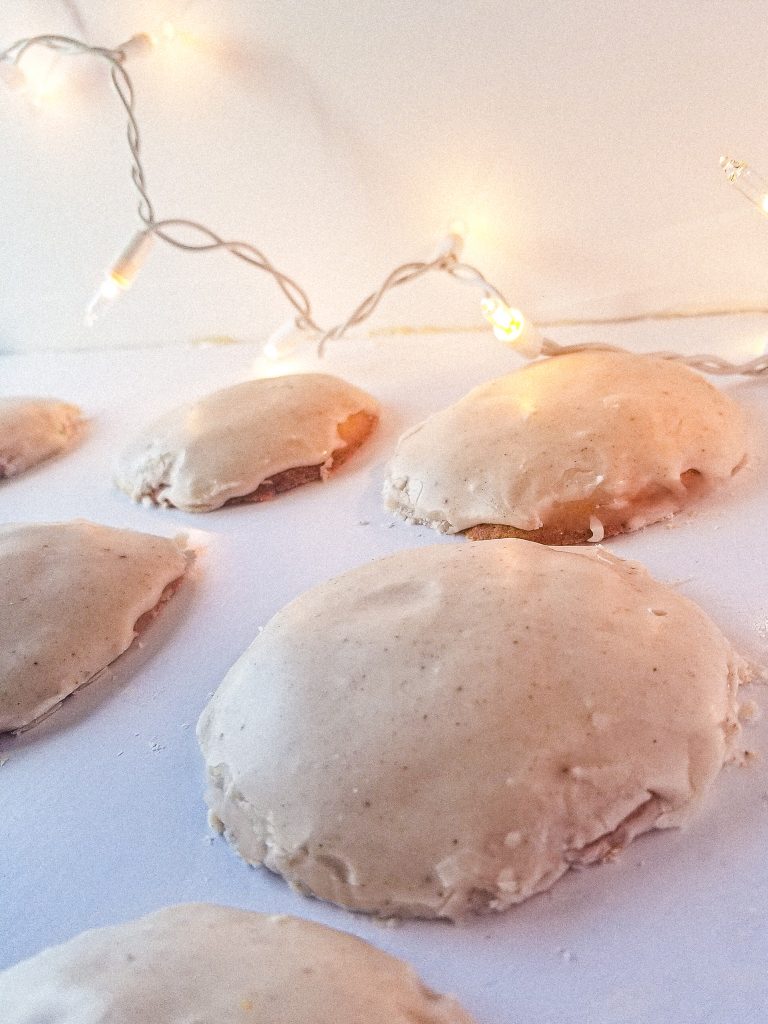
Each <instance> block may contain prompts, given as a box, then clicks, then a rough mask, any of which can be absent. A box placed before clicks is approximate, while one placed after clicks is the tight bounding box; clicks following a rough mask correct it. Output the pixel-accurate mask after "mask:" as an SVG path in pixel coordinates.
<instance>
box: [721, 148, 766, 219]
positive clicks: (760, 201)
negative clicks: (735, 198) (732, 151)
mask: <svg viewBox="0 0 768 1024" xmlns="http://www.w3.org/2000/svg"><path fill="white" fill-rule="evenodd" d="M720 166H721V167H722V168H723V170H724V171H725V176H726V178H727V179H728V181H730V182H731V184H732V185H735V186H736V188H737V189H738V190H739V192H741V194H742V195H743V196H746V198H747V199H748V200H749V201H750V202H751V203H753V204H754V205H755V206H756V207H757V208H758V210H760V212H761V213H765V214H768V182H766V181H765V180H764V179H763V178H761V177H760V175H759V174H758V173H757V172H756V171H753V170H752V168H751V167H750V166H749V164H745V163H744V162H743V161H742V160H734V159H733V157H730V156H721V157H720Z"/></svg>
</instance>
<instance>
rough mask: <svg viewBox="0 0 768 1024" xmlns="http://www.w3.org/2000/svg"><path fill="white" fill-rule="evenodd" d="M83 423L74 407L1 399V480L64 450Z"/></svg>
mask: <svg viewBox="0 0 768 1024" xmlns="http://www.w3.org/2000/svg"><path fill="white" fill-rule="evenodd" d="M82 422H83V420H82V413H81V412H80V410H79V409H78V407H77V406H76V405H69V404H67V403H66V402H59V401H57V400H56V399H54V398H20V397H14V398H0V479H2V477H5V476H16V474H17V473H22V472H24V470H25V469H29V468H30V467H32V466H35V465H37V463H38V462H42V461H43V460H44V459H48V458H50V457H51V456H52V455H56V454H57V453H58V452H61V451H64V449H65V448H68V447H69V445H70V444H71V443H72V440H73V438H74V437H75V435H76V434H77V432H78V429H79V428H80V426H81V425H82Z"/></svg>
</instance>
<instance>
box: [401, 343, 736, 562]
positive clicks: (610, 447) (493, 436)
mask: <svg viewBox="0 0 768 1024" xmlns="http://www.w3.org/2000/svg"><path fill="white" fill-rule="evenodd" d="M746 452H747V434H746V426H745V417H744V414H743V413H742V410H741V408H740V407H739V406H738V405H737V404H736V403H735V402H734V401H733V400H732V399H730V398H729V397H728V396H727V395H725V394H723V393H722V392H721V391H718V390H717V389H716V388H714V387H713V386H712V385H711V384H710V383H709V382H708V381H706V380H705V379H704V378H703V377H702V376H700V375H699V374H698V373H696V372H694V371H693V370H690V369H688V367H686V366H683V365H682V364H680V363H678V362H674V361H670V360H665V359H658V358H652V357H650V356H642V355H634V354H632V353H629V352H598V351H595V352H579V353H575V354H571V355H564V356H558V357H556V358H554V359H546V360H543V361H541V362H538V363H533V364H531V365H529V366H526V367H524V368H523V369H521V370H517V371H516V372H515V373H511V374H509V375H508V376H506V377H500V378H499V379H498V380H493V381H490V382H489V383H487V384H481V385H480V387H477V388H475V389H474V390H473V391H470V392H469V394H468V395H466V396H465V397H464V398H462V399H461V400H460V401H459V402H457V403H456V404H455V405H452V406H450V407H449V408H448V409H444V410H443V411H442V412H438V413H436V414H435V415H434V416H431V417H429V419H427V420H425V421H424V422H423V423H421V424H419V426H417V427H415V428H414V429H413V430H410V431H408V432H407V433H406V434H404V435H403V437H401V439H400V441H399V443H398V446H397V450H396V452H395V455H394V457H393V458H392V461H391V463H390V466H389V471H388V474H387V480H386V483H385V486H384V499H385V503H386V506H387V508H389V509H391V510H392V511H394V512H396V513H398V514H399V515H401V516H403V517H404V518H406V519H408V520H411V521H412V522H416V523H425V524H426V525H428V526H431V527H433V528H435V529H437V530H440V531H442V532H445V533H459V532H461V531H465V532H466V533H467V534H468V535H469V536H470V537H471V538H472V539H485V538H488V537H524V538H526V539H528V540H537V541H541V542H543V543H546V544H581V543H584V542H586V541H588V540H601V539H602V538H603V537H611V536H614V535H615V534H618V533H627V532H629V531H631V530H637V529H639V528H641V527H643V526H646V525H647V524H648V523H653V522H656V521H657V520H659V519H663V518H665V517H667V516H670V515H672V514H673V513H674V512H677V511H678V510H679V509H681V508H682V507H683V506H684V505H685V504H686V503H687V502H688V501H689V500H690V499H691V498H692V497H694V496H698V495H700V494H702V493H704V492H706V491H708V490H710V489H712V488H713V487H715V486H717V485H718V484H721V483H723V482H724V481H726V480H728V479H729V478H730V477H731V476H732V475H733V473H735V472H736V470H737V469H739V467H740V466H741V465H742V464H743V462H744V460H745V457H746Z"/></svg>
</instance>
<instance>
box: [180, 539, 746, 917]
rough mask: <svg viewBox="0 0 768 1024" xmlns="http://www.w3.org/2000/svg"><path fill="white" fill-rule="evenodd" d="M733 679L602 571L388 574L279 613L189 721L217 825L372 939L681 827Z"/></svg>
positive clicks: (645, 579)
mask: <svg viewBox="0 0 768 1024" xmlns="http://www.w3.org/2000/svg"><path fill="white" fill-rule="evenodd" d="M745 675H746V668H745V665H744V663H743V662H742V661H741V660H740V659H739V658H738V657H737V655H735V654H734V652H733V651H732V649H731V647H730V645H729V644H728V642H727V641H726V640H725V638H724V637H723V636H722V634H721V633H720V632H719V630H718V629H717V628H716V627H715V625H714V624H713V623H712V622H711V621H710V620H709V619H708V618H707V616H706V615H705V614H704V613H703V612H702V611H701V610H700V609H699V608H698V607H697V606H696V605H694V604H693V603H692V602H690V601H688V600H686V599H685V598H683V597H681V596H680V595H678V594H677V593H675V592H674V591H672V590H670V589H669V588H668V587H665V586H663V585H662V584H660V583H658V582H656V581H655V580H653V579H652V578H651V577H650V576H649V575H648V574H647V573H646V572H645V570H644V569H643V568H642V567H640V566H639V565H636V564H634V563H630V562H625V561H621V560H620V559H617V558H614V557H613V556H611V555H609V554H608V553H607V552H605V551H603V550H602V549H597V548H591V549H575V550H570V549H563V548H561V549H553V548H546V547H543V546H541V545H537V544H532V543H530V542H527V541H520V540H497V541H487V542H486V543H484V544H476V545H438V546H432V547H426V548H420V549H416V550H409V551H403V552H400V553H399V554H396V555H393V556H390V557H388V558H384V559H381V560H378V561H375V562H372V563H370V564H368V565H364V566H362V567H360V568H357V569H354V570H352V571H351V572H348V573H346V574H344V575H342V576H339V577H337V578H336V579H333V580H331V581H329V582H327V583H324V584H322V585H321V586H319V587H316V588H314V589H313V590H310V591H308V592H307V593H305V594H303V595H302V596H300V597H299V598H297V599H296V600H295V601H293V602H292V603H291V604H289V605H287V606H286V607H285V608H284V609H283V610H282V611H281V612H279V613H278V614H277V615H276V616H275V617H274V618H273V619H272V620H271V621H270V622H269V623H268V624H267V626H266V627H265V628H264V630H263V631H262V632H261V633H260V635H259V636H258V637H257V639H256V640H255V641H254V643H253V644H252V645H251V647H250V648H249V649H248V650H247V651H246V652H245V654H244V655H243V656H242V657H241V658H240V660H239V661H238V662H237V663H236V664H235V665H234V667H233V668H232V669H231V670H230V672H229V673H228V675H227V676H226V678H225V680H224V682H223V683H222V684H221V686H220V687H219V689H218V691H217V692H216V694H215V695H214V697H213V699H212V700H211V702H210V704H209V705H208V707H207V708H206V710H205V711H204V713H203V715H202V717H201V719H200V722H199V725H198V738H199V741H200V745H201V749H202V752H203V755H204V758H205V762H206V766H207V772H208V782H209V785H208V792H207V801H208V803H209V805H210V808H211V820H212V823H213V824H214V825H215V826H216V827H218V828H220V829H222V830H223V831H224V832H225V834H226V835H227V838H228V839H229V841H230V842H231V843H232V844H233V845H234V846H235V847H236V849H237V850H238V852H239V853H240V854H241V855H242V856H243V857H244V858H245V859H246V860H247V861H249V862H250V863H254V864H258V863H263V864H265V865H266V866H267V867H268V868H270V869H271V870H273V871H276V872H278V873H280V874H282V875H284V876H285V877H286V878H287V879H288V880H289V881H290V882H291V883H293V884H294V885H295V886H297V887H298V888H300V889H302V890H303V891H306V892H310V893H314V894H315V895H317V896H319V897H322V898H323V899H327V900H331V901H333V902H336V903H340V904H343V905H345V906H348V907H350V908H352V909H355V910H362V911H368V912H372V913H376V914H380V915H384V916H389V915H399V916H420V917H436V916H445V917H459V916H461V915H462V914H464V913H465V912H467V911H468V910H486V909H492V910H504V909H506V908H507V907H509V906H510V905H511V904H514V903H517V902H519V901H521V900H524V899H526V898H527V897H529V896H531V895H532V894H533V893H535V892H538V891H540V890H542V889H546V888H547V887H548V886H550V885H551V884H552V883H553V882H554V881H555V880H556V879H557V878H559V877H560V876H561V875H562V874H563V873H564V872H565V871H567V869H568V867H569V866H570V865H572V864H578V863H585V862H592V861H595V860H599V859H601V858H602V857H604V856H606V855H608V854H610V853H611V852H612V851H614V850H615V849H618V848H621V847H622V846H624V845H625V844H626V843H628V842H629V841H630V840H631V839H632V838H633V836H635V835H637V834H638V833H640V832H643V831H646V830H648V829H651V828H667V827H670V826H674V825H679V824H681V823H682V822H684V821H685V820H686V819H687V818H688V817H689V816H690V815H691V814H692V813H693V811H694V809H695V808H696V807H697V805H698V804H699V802H700V800H701V798H702V797H703V795H704V794H705V793H706V791H707V790H708V789H709V787H710V785H711V784H712V781H713V779H714V778H715V776H716V775H717V773H718V771H719V770H720V767H721V765H722V764H723V762H724V761H725V760H726V759H727V758H728V757H729V756H730V753H731V750H732V745H733V742H734V739H735V737H736V735H737V734H738V730H739V726H738V722H737V717H736V713H737V705H736V693H737V688H738V682H739V678H740V676H745Z"/></svg>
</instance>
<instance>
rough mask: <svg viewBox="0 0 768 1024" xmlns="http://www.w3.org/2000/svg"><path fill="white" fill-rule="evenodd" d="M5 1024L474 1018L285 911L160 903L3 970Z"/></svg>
mask: <svg viewBox="0 0 768 1024" xmlns="http://www.w3.org/2000/svg"><path fill="white" fill-rule="evenodd" d="M0 1007H2V1021H3V1024H32V1022H33V1021H34V1022H37V1024H42V1022H43V1021H44V1022H45V1024H472V1020H471V1018H470V1017H469V1015H468V1014H466V1013H464V1011H463V1010H462V1009H461V1008H460V1007H459V1005H458V1004H457V1003H456V1002H455V1001H454V1000H453V999H450V998H448V997H446V996H439V995H437V994H436V993H434V992H432V991H430V990H429V989H428V988H426V987H425V986H424V985H423V984H422V983H421V982H420V981H419V979H418V977H417V976H416V974H415V973H414V971H413V970H412V968H410V967H409V966H408V965H407V964H405V963H403V962H402V961H401V960H397V959H395V957H392V956H388V955H387V954H386V953H382V952H381V951H380V950H378V949H375V948H374V947H373V946H370V945H369V944H368V943H367V942H363V941H362V940H361V939H357V938H354V937H353V936H351V935H346V934H344V933H343V932H339V931H336V930H335V929H332V928H326V927H324V926H323V925H319V924H313V923H312V922H310V921H301V920H299V919H298V918H295V917H288V916H286V915H284V914H273V915H270V916H267V915H265V914H257V913H254V912H252V911H247V910H235V909H233V908H231V907H217V906H211V905H206V904H191V905H186V906H178V907H167V908H166V909H164V910H160V911H158V912H156V913H154V914H150V915H148V916H147V917H142V918H139V919H138V920H137V921H130V922H128V923H127V924H122V925H118V926H116V927H113V928H99V929H96V930H94V931H89V932H84V933H83V934H82V935H78V936H77V937H76V938H74V939H72V940H71V941H70V942H67V943H65V944H64V945H61V946H54V947H53V948H51V949H48V950H45V951H44V952H42V953H40V954H38V955H37V956H35V957H32V958H31V959H30V960H25V961H23V962H22V963H20V964H17V965H16V966H15V967H12V968H11V969H10V970H8V971H5V972H3V973H0Z"/></svg>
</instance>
